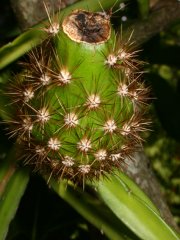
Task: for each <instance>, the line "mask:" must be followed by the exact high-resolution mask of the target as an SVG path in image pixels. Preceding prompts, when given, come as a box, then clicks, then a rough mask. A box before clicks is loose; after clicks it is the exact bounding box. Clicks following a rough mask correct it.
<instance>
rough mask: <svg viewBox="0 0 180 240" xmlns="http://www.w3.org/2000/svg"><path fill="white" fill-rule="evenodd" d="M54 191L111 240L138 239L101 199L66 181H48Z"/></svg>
mask: <svg viewBox="0 0 180 240" xmlns="http://www.w3.org/2000/svg"><path fill="white" fill-rule="evenodd" d="M50 186H51V187H52V188H53V189H54V190H55V192H56V193H57V194H58V195H59V196H60V197H61V198H63V199H64V200H65V201H66V202H68V203H69V204H70V205H71V206H72V207H73V208H74V209H75V210H76V211H77V212H79V213H80V214H81V215H82V216H83V217H84V218H85V219H87V220H88V221H89V222H90V223H91V224H93V225H94V226H96V227H97V228H98V229H100V230H101V232H102V233H105V234H106V235H107V236H108V237H109V238H110V239H111V240H131V239H132V240H138V239H139V238H138V237H136V235H135V234H133V232H131V230H130V229H128V228H127V227H126V226H125V225H124V224H123V223H122V222H121V221H120V220H119V219H118V218H117V217H116V216H115V215H114V214H113V213H112V212H111V211H110V210H109V209H108V208H107V207H106V206H105V205H104V204H102V202H101V201H99V200H98V199H97V198H95V197H92V195H90V194H88V193H87V192H85V191H82V190H81V189H79V188H77V187H76V188H75V187H74V186H71V185H68V184H67V182H63V181H61V182H60V183H58V182H56V181H52V180H51V182H50Z"/></svg>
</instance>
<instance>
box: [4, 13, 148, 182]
mask: <svg viewBox="0 0 180 240" xmlns="http://www.w3.org/2000/svg"><path fill="white" fill-rule="evenodd" d="M97 20H98V21H97ZM97 22H100V24H101V26H99V25H98V23H97ZM64 29H65V30H64ZM72 29H73V31H72ZM44 31H46V32H48V34H49V38H48V40H46V41H44V42H43V43H42V45H41V46H39V47H37V48H36V49H34V50H32V51H31V52H30V53H29V54H28V57H27V60H26V61H25V62H24V63H23V64H22V66H23V70H22V72H21V73H20V74H18V75H17V76H15V78H14V79H13V80H12V81H11V83H10V87H9V90H8V91H7V95H8V97H9V99H10V103H11V105H12V109H13V110H12V112H13V113H12V117H11V119H10V120H9V121H8V124H9V134H10V136H11V137H16V138H17V140H18V142H19V144H20V145H21V146H22V149H23V151H24V154H23V162H24V164H28V165H31V166H33V168H34V170H36V171H40V172H42V173H43V174H49V176H53V177H56V178H58V179H61V178H65V179H68V180H72V181H74V182H76V183H80V184H82V183H83V182H84V181H85V180H86V179H89V180H93V179H94V178H96V179H98V178H99V177H100V176H101V175H104V174H106V173H108V172H111V171H113V169H114V168H120V167H121V166H122V162H123V161H124V159H125V158H127V157H131V154H132V153H133V152H134V151H135V150H136V149H137V147H139V146H140V145H141V142H142V139H141V136H140V135H141V132H144V131H145V130H146V128H147V125H148V122H147V121H144V119H143V115H144V111H145V109H146V107H145V106H146V102H147V98H148V97H147V93H148V89H146V88H144V85H143V83H142V81H141V80H140V77H141V72H140V70H139V66H140V65H141V63H140V62H139V61H137V60H136V59H135V57H136V54H137V52H136V51H133V50H132V45H131V43H130V39H129V40H127V41H123V40H122V39H121V38H120V37H118V36H117V35H115V34H114V32H113V30H112V29H111V27H110V19H109V16H108V15H107V14H106V13H90V12H87V11H83V10H76V11H75V12H73V13H72V14H71V15H70V16H68V17H66V18H65V20H64V21H63V22H62V23H59V22H57V21H55V22H53V21H52V20H51V21H50V24H49V26H46V27H45V29H44ZM71 34H73V37H72V35H71ZM99 34H100V35H99ZM76 39H78V40H77V41H76Z"/></svg>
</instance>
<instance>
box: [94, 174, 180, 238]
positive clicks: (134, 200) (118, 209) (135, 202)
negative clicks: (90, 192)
mask: <svg viewBox="0 0 180 240" xmlns="http://www.w3.org/2000/svg"><path fill="white" fill-rule="evenodd" d="M97 191H98V192H99V194H100V196H101V198H102V199H103V201H104V202H105V203H106V205H107V206H108V207H109V208H110V209H111V210H112V212H113V213H114V214H115V215H116V216H117V217H118V218H119V219H120V220H121V221H123V222H124V223H125V224H126V225H127V226H128V227H129V228H130V229H131V230H132V231H133V232H134V233H135V234H136V235H137V236H139V237H140V238H141V239H143V240H147V239H148V240H162V239H165V240H178V239H179V237H178V236H177V234H176V233H175V232H174V231H173V230H172V229H171V228H170V227H169V226H168V225H167V224H166V223H165V222H164V220H162V218H161V217H160V215H159V213H158V212H157V210H156V209H155V208H154V206H153V205H152V203H150V200H148V199H147V197H144V194H141V191H139V190H138V188H137V186H135V184H134V183H133V182H132V181H129V179H128V177H125V176H124V174H122V173H121V172H120V173H119V175H118V176H117V175H112V176H109V177H108V179H104V180H102V181H100V182H99V183H97Z"/></svg>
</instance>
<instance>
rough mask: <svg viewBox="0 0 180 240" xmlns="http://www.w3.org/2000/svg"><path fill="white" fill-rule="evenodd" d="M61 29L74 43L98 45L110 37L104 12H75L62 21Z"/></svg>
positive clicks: (108, 19)
mask: <svg viewBox="0 0 180 240" xmlns="http://www.w3.org/2000/svg"><path fill="white" fill-rule="evenodd" d="M62 27H63V31H64V32H65V33H66V34H67V35H68V37H69V38H70V39H72V40H73V41H75V42H86V43H90V44H100V43H104V42H106V41H107V40H108V39H109V37H110V35H111V27H110V17H109V16H108V15H107V14H106V13H105V12H97V13H92V12H88V11H85V10H75V11H73V12H72V13H71V14H70V15H69V16H67V17H66V18H65V19H64V21H63V24H62Z"/></svg>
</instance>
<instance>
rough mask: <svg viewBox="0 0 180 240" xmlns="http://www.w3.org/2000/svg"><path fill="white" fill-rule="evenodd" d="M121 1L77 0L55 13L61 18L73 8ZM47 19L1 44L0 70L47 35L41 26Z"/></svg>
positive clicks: (92, 8) (99, 7) (98, 7)
mask: <svg viewBox="0 0 180 240" xmlns="http://www.w3.org/2000/svg"><path fill="white" fill-rule="evenodd" d="M120 2H123V0H108V1H107V0H101V1H97V0H84V1H80V2H77V3H75V4H73V5H71V6H69V7H67V8H65V9H63V10H62V11H61V12H60V13H57V19H63V18H64V17H65V16H67V15H68V14H69V13H70V12H71V11H73V10H74V9H86V10H89V11H98V10H101V11H102V8H103V9H108V8H110V7H112V6H114V5H116V4H117V5H118V3H120ZM45 23H47V21H45V22H43V23H42V24H39V25H37V26H36V28H33V29H31V30H29V31H27V32H25V33H23V34H21V35H20V36H19V37H17V38H16V39H15V40H14V41H13V42H11V43H9V44H7V45H5V46H3V47H2V48H1V49H0V70H1V69H3V68H4V67H6V66H7V65H8V64H10V63H12V62H13V61H15V60H17V59H18V58H19V57H21V56H22V55H24V54H25V53H26V52H28V51H29V50H31V49H32V48H33V47H35V46H37V45H38V44H40V43H41V42H42V41H43V40H45V39H46V38H47V37H48V34H47V33H46V32H45V31H42V30H41V29H42V27H43V26H44V24H45Z"/></svg>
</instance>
